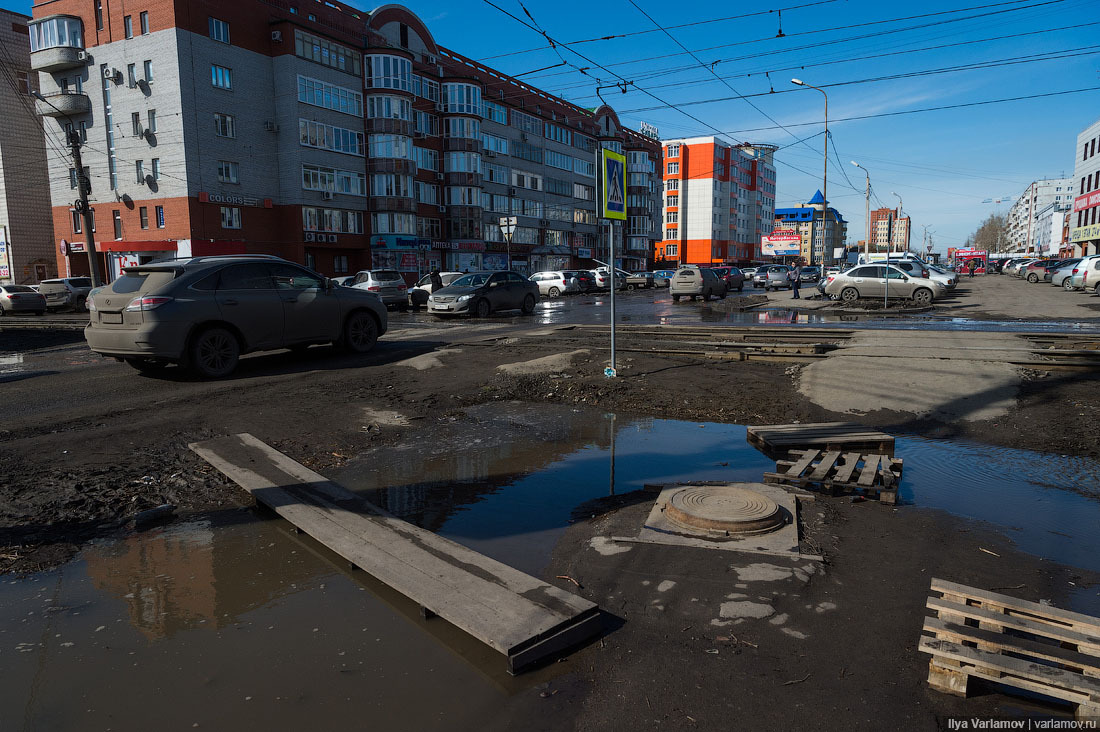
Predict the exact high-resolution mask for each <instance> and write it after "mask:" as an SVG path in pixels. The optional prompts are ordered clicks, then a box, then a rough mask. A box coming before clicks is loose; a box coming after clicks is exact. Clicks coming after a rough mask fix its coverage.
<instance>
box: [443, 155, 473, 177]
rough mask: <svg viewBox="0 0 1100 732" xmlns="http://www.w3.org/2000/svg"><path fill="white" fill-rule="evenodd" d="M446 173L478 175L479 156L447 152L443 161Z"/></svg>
mask: <svg viewBox="0 0 1100 732" xmlns="http://www.w3.org/2000/svg"><path fill="white" fill-rule="evenodd" d="M443 165H444V168H443V170H444V171H445V172H447V173H480V172H481V155H479V154H478V153H468V152H449V153H447V157H446V158H445V159H444V161H443Z"/></svg>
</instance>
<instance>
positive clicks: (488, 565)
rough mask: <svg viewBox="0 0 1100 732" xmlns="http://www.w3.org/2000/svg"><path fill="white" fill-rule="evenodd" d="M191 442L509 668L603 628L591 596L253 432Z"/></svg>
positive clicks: (222, 468) (290, 518)
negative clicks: (435, 527) (371, 499)
mask: <svg viewBox="0 0 1100 732" xmlns="http://www.w3.org/2000/svg"><path fill="white" fill-rule="evenodd" d="M189 447H190V448H191V449H192V450H193V451H195V452H196V453H198V454H199V455H200V456H201V457H203V458H204V459H206V461H207V462H209V463H210V464H211V465H213V466H214V467H216V468H217V469H218V470H220V471H222V472H223V473H225V474H226V475H227V476H229V477H230V478H231V479H232V480H233V481H234V482H236V483H237V484H238V485H239V486H241V487H242V488H244V489H245V490H246V491H248V492H249V493H251V494H252V496H253V497H254V498H255V499H256V500H257V501H259V502H261V503H263V504H265V505H266V506H268V507H270V508H271V509H273V510H274V511H275V512H276V513H278V514H279V515H280V516H281V517H282V518H284V519H286V520H287V521H290V522H291V523H292V524H294V525H295V526H296V527H297V528H298V529H300V530H301V531H303V532H305V533H306V534H309V535H310V536H311V537H313V538H314V539H316V540H317V541H318V542H320V543H321V544H323V545H325V546H326V547H328V548H329V549H331V550H332V551H334V552H335V553H337V554H338V555H340V556H341V557H343V558H344V559H345V560H347V561H348V562H349V563H351V565H352V566H354V567H356V568H358V569H362V570H363V571H365V572H367V573H368V574H370V575H371V576H373V577H374V578H376V579H378V580H380V581H381V582H383V583H385V584H387V585H389V586H390V587H392V588H393V589H395V590H397V591H398V592H400V593H401V594H403V595H405V596H406V597H408V598H409V599H411V600H412V601H413V602H415V603H417V604H418V605H420V608H421V611H422V613H423V615H424V617H425V618H430V617H434V616H439V617H440V618H443V619H444V620H447V621H449V622H450V623H452V624H453V625H455V626H457V627H458V628H461V629H462V630H464V631H466V632H467V633H469V634H470V635H472V636H474V637H475V638H477V639H478V640H480V641H482V642H483V643H485V644H487V645H489V646H490V647H492V648H494V649H496V650H497V651H499V652H501V653H503V654H505V655H506V656H507V659H508V671H509V673H516V672H518V671H519V670H521V669H523V668H525V667H527V666H529V665H532V664H535V663H538V662H540V661H541V660H543V659H545V658H547V657H550V656H557V655H560V653H561V652H562V651H563V650H564V649H566V648H569V647H571V646H574V645H576V644H578V643H581V642H583V641H585V640H587V639H588V638H591V637H592V636H593V635H596V634H598V633H600V632H601V631H602V629H603V619H602V618H601V616H600V610H599V608H598V607H597V606H596V604H595V603H593V602H590V601H588V600H585V599H584V598H582V597H578V596H577V595H574V594H572V593H571V592H567V591H566V590H563V589H561V588H558V587H555V586H553V585H550V584H548V583H546V582H543V581H542V580H539V579H537V578H535V577H532V576H530V575H528V574H525V573H523V572H520V571H519V570H517V569H514V568H512V567H509V566H507V565H505V564H502V563H500V562H498V561H496V560H495V559H491V558H489V557H486V556H484V555H483V554H479V553H477V552H475V551H474V550H472V549H469V548H467V547H465V546H462V545H461V544H457V543H455V542H453V541H450V540H448V539H444V538H442V537H440V536H437V535H436V534H433V533H432V532H430V531H426V530H424V529H421V528H420V527H418V526H414V525H412V524H410V523H407V522H405V521H402V520H400V519H398V518H396V517H394V516H391V515H390V514H388V513H386V512H385V511H383V510H382V509H381V508H378V507H377V506H375V505H373V504H371V503H368V502H367V501H365V500H363V499H362V498H360V497H359V496H357V495H355V494H354V493H352V492H351V491H349V490H347V489H346V488H343V487H341V486H339V485H337V484H335V483H333V482H331V481H329V480H327V479H326V478H325V477H324V476H322V475H319V474H318V473H315V472H313V471H312V470H310V469H309V468H307V467H305V466H304V465H301V464H299V463H297V462H295V461H293V460H291V459H290V458H288V457H287V456H286V455H283V454H282V453H280V452H278V451H277V450H275V449H273V448H272V447H270V446H268V445H266V444H265V443H263V442H261V441H260V440H258V439H256V438H255V437H253V436H252V435H249V434H240V435H234V436H232V437H224V438H220V439H214V440H207V441H206V442H200V443H195V444H192V445H189Z"/></svg>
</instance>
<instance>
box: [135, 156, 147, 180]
mask: <svg viewBox="0 0 1100 732" xmlns="http://www.w3.org/2000/svg"><path fill="white" fill-rule="evenodd" d="M134 169H135V171H136V172H137V182H138V184H139V185H141V184H144V183H145V163H144V162H143V161H141V160H136V161H134Z"/></svg>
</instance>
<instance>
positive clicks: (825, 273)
mask: <svg viewBox="0 0 1100 732" xmlns="http://www.w3.org/2000/svg"><path fill="white" fill-rule="evenodd" d="M841 271H842V270H841V268H840V267H836V266H830V267H826V268H825V270H824V271H823V272H822V274H821V278H822V279H825V278H826V277H828V276H829V275H831V274H840V273H841Z"/></svg>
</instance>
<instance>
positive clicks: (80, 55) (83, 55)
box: [76, 51, 88, 63]
mask: <svg viewBox="0 0 1100 732" xmlns="http://www.w3.org/2000/svg"><path fill="white" fill-rule="evenodd" d="M76 60H77V61H80V62H81V63H88V52H87V51H77V52H76Z"/></svg>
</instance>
